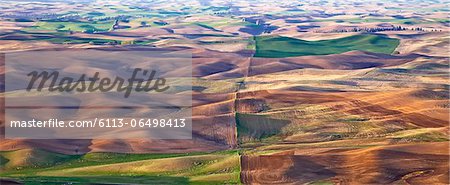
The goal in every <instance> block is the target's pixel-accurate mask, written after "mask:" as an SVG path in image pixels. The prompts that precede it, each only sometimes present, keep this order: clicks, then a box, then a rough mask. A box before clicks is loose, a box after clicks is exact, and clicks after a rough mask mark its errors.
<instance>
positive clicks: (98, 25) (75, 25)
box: [29, 20, 114, 33]
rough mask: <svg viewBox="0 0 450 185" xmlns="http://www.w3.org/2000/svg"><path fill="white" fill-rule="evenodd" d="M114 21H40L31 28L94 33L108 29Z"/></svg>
mask: <svg viewBox="0 0 450 185" xmlns="http://www.w3.org/2000/svg"><path fill="white" fill-rule="evenodd" d="M113 24H114V21H112V20H110V21H93V22H38V23H36V25H35V26H33V27H31V28H29V30H39V31H77V32H88V33H93V32H95V31H108V30H110V29H111V28H112V26H113Z"/></svg>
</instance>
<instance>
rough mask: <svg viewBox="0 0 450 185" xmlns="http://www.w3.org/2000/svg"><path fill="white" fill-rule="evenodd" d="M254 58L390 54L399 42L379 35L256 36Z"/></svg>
mask: <svg viewBox="0 0 450 185" xmlns="http://www.w3.org/2000/svg"><path fill="white" fill-rule="evenodd" d="M254 39H255V42H256V52H255V57H262V58H282V57H295V56H307V55H329V54H338V53H344V52H347V51H353V50H360V51H368V52H374V53H385V54H391V53H392V52H393V51H394V50H395V48H396V47H397V46H398V44H399V43H400V41H399V40H398V39H394V38H388V37H385V36H380V35H369V34H362V35H354V36H349V37H344V38H339V39H330V40H319V41H306V40H300V39H296V38H290V37H282V36H257V37H255V38H254Z"/></svg>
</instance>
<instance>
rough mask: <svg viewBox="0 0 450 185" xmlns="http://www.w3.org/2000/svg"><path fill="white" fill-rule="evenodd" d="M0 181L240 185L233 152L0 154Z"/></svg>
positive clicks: (34, 151)
mask: <svg viewBox="0 0 450 185" xmlns="http://www.w3.org/2000/svg"><path fill="white" fill-rule="evenodd" d="M0 158H1V160H2V163H1V168H0V169H1V170H0V177H1V178H7V179H14V180H17V181H20V182H23V183H25V184H67V183H71V184H92V183H104V184H107V183H126V184H239V174H240V157H239V153H238V151H236V150H230V151H221V152H198V153H181V154H120V153H88V154H84V155H65V154H59V153H54V152H49V151H44V150H38V149H23V150H16V151H7V152H0Z"/></svg>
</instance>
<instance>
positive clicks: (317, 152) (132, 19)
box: [0, 0, 450, 185]
mask: <svg viewBox="0 0 450 185" xmlns="http://www.w3.org/2000/svg"><path fill="white" fill-rule="evenodd" d="M447 4H448V3H446V2H445V1H426V0H414V1H380V2H374V1H365V2H359V1H342V2H341V1H305V2H304V1H288V0H285V1H284V0H282V1H263V0H258V1H253V0H252V1H250V0H249V1H244V0H243V1H238V2H236V1H222V0H219V1H204V0H189V1H178V0H170V1H162V0H161V1H159V0H156V1H125V0H120V1H119V0H117V1H107V0H99V1H91V0H83V1H75V0H51V1H50V0H24V1H4V2H3V1H2V3H0V53H12V52H20V51H65V50H77V51H79V50H90V51H95V50H101V51H111V52H114V51H144V52H145V51H148V52H155V51H164V52H179V51H184V52H189V53H192V78H191V79H190V80H192V87H193V88H192V89H189V92H192V94H193V97H192V117H191V118H192V120H193V127H192V139H189V140H181V139H172V140H170V139H167V140H160V139H159V140H158V139H149V138H137V139H59V140H57V139H47V140H32V139H8V138H4V137H1V139H0V183H1V184H32V185H34V184H54V185H57V184H58V185H59V184H316V185H319V184H321V185H323V184H417V185H422V184H449V183H450V182H449V169H450V163H449V157H450V156H449V130H448V129H449V107H450V106H449V88H450V86H449V84H450V83H449V74H450V73H449V67H450V65H449V49H450V48H449V45H450V41H449V39H450V36H449V26H450V24H449V21H448V12H449V11H450V10H449V8H448V6H446V5H447ZM99 57H100V58H101V57H102V56H99ZM0 61H1V63H2V64H4V61H5V55H3V54H0ZM99 62H101V61H99ZM2 66H4V65H2ZM19 67H20V66H19ZM77 67H79V68H80V69H81V68H82V69H89V66H82V65H80V66H77ZM14 70H19V69H10V70H8V71H6V70H5V69H2V70H0V72H1V74H2V75H1V76H3V77H4V75H5V74H7V73H11V72H14ZM60 70H66V71H70V70H72V69H71V68H68V67H65V66H61V69H60ZM1 87H4V83H2V84H1ZM1 94H2V97H4V95H5V93H4V92H2V93H1ZM2 102H4V99H3V98H2ZM1 106H2V108H1V110H4V107H3V106H4V103H2V104H1ZM4 112H5V111H1V116H2V117H4ZM0 125H1V128H2V129H1V132H0V135H1V136H4V127H5V121H4V120H2V121H1V124H0Z"/></svg>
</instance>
